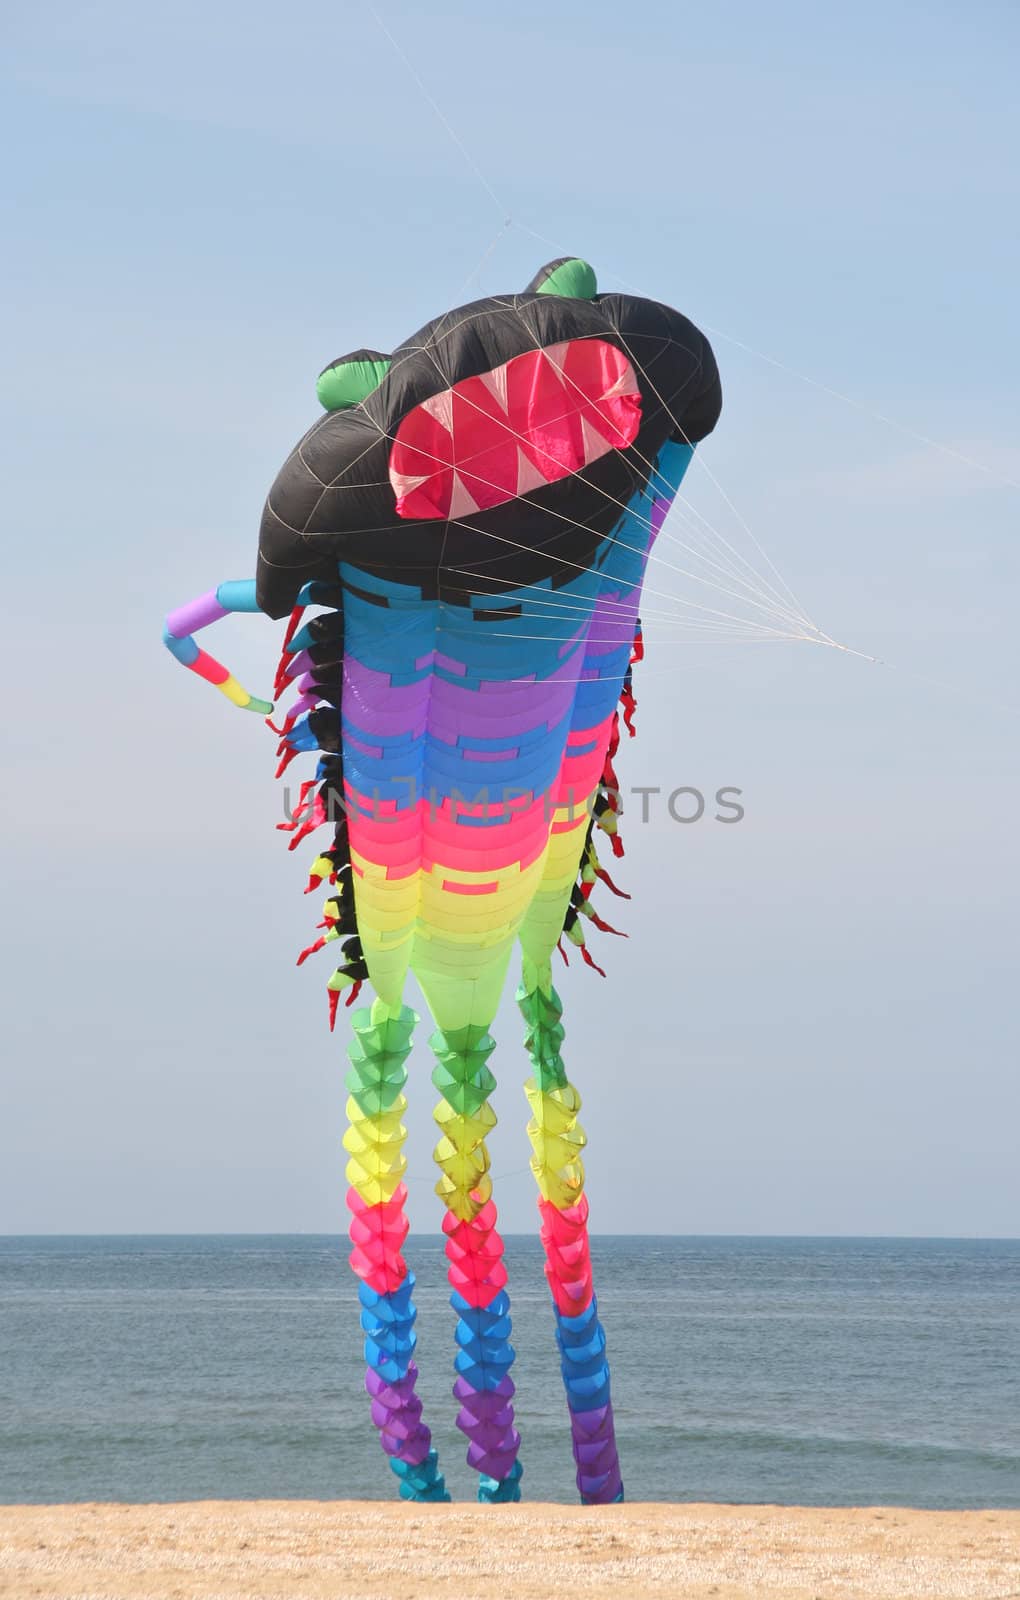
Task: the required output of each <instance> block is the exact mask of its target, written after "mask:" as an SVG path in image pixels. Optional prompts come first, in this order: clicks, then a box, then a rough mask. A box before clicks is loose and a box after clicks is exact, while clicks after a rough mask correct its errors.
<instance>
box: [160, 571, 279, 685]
mask: <svg viewBox="0 0 1020 1600" xmlns="http://www.w3.org/2000/svg"><path fill="white" fill-rule="evenodd" d="M259 609H260V608H259V604H258V601H257V600H256V599H255V579H254V578H239V579H237V580H235V581H234V582H231V583H221V584H218V585H217V587H216V588H215V589H210V590H209V592H208V594H203V595H199V597H198V599H197V600H191V601H189V602H188V604H187V605H186V606H178V608H177V610H176V611H171V613H170V615H169V616H168V617H167V619H166V622H165V624H164V626H163V643H164V644H165V645H166V647H167V649H168V650H169V651H170V654H171V655H172V656H174V657H176V659H177V660H178V661H179V662H180V663H181V665H182V666H185V667H187V668H189V670H190V671H191V672H197V673H198V676H199V677H200V678H204V679H205V680H206V682H207V683H212V684H215V686H216V688H217V689H218V690H219V691H220V693H221V694H225V695H226V697H227V699H228V700H230V701H231V702H232V703H233V704H234V705H235V706H240V707H241V709H242V710H243V711H257V712H259V714H260V715H261V716H264V717H268V716H269V715H270V713H271V712H272V709H273V705H272V701H270V700H259V699H257V698H256V697H255V695H252V694H249V693H248V691H247V689H244V688H242V687H241V685H240V684H239V683H238V681H237V679H236V678H235V677H234V675H233V673H231V672H228V670H227V668H226V667H224V666H222V665H221V663H220V662H219V661H216V660H215V659H214V658H213V657H212V656H210V655H207V654H206V652H205V651H204V650H201V649H200V648H199V646H198V645H197V644H196V643H195V640H194V638H193V635H194V634H195V633H197V632H198V630H199V628H208V627H209V625H210V624H211V623H213V622H219V621H220V619H221V618H222V617H226V616H229V614H230V613H231V612H232V611H259Z"/></svg>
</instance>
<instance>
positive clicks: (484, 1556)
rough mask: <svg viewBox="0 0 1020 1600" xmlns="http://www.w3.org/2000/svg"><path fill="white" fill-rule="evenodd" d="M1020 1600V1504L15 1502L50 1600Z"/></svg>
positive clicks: (27, 1556)
mask: <svg viewBox="0 0 1020 1600" xmlns="http://www.w3.org/2000/svg"><path fill="white" fill-rule="evenodd" d="M560 1594H564V1595H569V1596H570V1597H571V1600H574V1597H577V1600H589V1597H590V1600H602V1597H606V1600H666V1597H670V1600H672V1597H674V1596H677V1597H679V1596H683V1597H689V1600H708V1597H709V1596H711V1597H713V1600H745V1597H750V1596H756V1597H762V1600H851V1597H852V1600H865V1597H866V1600H915V1597H917V1600H920V1597H924V1600H929V1597H931V1600H972V1597H973V1600H1006V1597H1007V1596H1020V1511H908V1510H900V1509H898V1508H889V1507H885V1508H874V1509H861V1510H842V1509H840V1510H801V1509H799V1508H791V1507H782V1506H778V1507H777V1506H707V1505H682V1506H666V1505H622V1506H609V1507H606V1508H603V1509H601V1510H586V1509H584V1508H583V1507H580V1506H550V1505H530V1506H524V1505H521V1506H411V1505H401V1504H400V1503H399V1502H397V1503H395V1504H380V1503H377V1502H327V1503H319V1502H308V1501H207V1502H198V1503H191V1504H185V1505H149V1506H135V1505H80V1506H0V1595H3V1596H11V1597H15V1596H16V1597H18V1600H21V1597H22V1596H24V1597H28V1596H44V1597H46V1600H72V1597H73V1600H93V1597H97V1600H98V1597H102V1600H111V1597H116V1600H135V1597H139V1600H142V1597H144V1600H149V1597H153V1600H155V1597H159V1600H176V1597H188V1600H191V1597H198V1596H201V1597H202V1600H214V1597H215V1600H228V1597H229V1600H241V1597H243V1600H249V1597H251V1600H276V1597H280V1600H283V1597H287V1600H290V1597H291V1596H302V1597H305V1600H322V1597H326V1596H328V1597H329V1600H383V1597H385V1600H432V1597H436V1600H440V1597H441V1600H518V1597H519V1600H555V1597H556V1596H558V1595H560Z"/></svg>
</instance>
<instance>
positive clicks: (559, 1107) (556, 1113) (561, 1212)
mask: <svg viewBox="0 0 1020 1600" xmlns="http://www.w3.org/2000/svg"><path fill="white" fill-rule="evenodd" d="M517 1003H518V1005H519V1006H520V1009H521V1014H522V1015H523V1017H524V1020H525V1023H526V1024H527V1029H526V1032H525V1046H526V1048H527V1051H528V1054H529V1056H530V1057H531V1061H532V1064H533V1066H534V1069H535V1075H534V1077H533V1078H530V1079H529V1080H528V1082H527V1084H526V1085H525V1093H526V1095H527V1097H528V1104H529V1105H530V1107H531V1113H532V1115H531V1121H530V1122H529V1124H528V1137H529V1138H530V1140H531V1144H532V1148H533V1149H534V1152H535V1154H534V1156H533V1158H532V1162H531V1167H532V1171H533V1172H534V1174H535V1178H536V1180H537V1182H538V1187H539V1194H540V1199H539V1202H538V1209H539V1213H540V1215H541V1218H542V1243H543V1245H544V1247H545V1258H546V1266H545V1275H546V1278H547V1280H548V1283H549V1287H550V1289H551V1290H552V1296H553V1302H554V1307H555V1314H556V1342H557V1344H558V1346H559V1350H560V1367H561V1371H562V1374H563V1384H564V1388H565V1389H566V1394H567V1407H568V1410H569V1413H570V1431H571V1435H572V1438H573V1446H574V1460H575V1461H576V1463H577V1487H578V1490H579V1491H580V1495H581V1500H582V1501H583V1503H584V1504H585V1505H605V1504H607V1503H609V1502H611V1501H616V1500H622V1499H623V1481H622V1479H621V1477H620V1463H619V1458H618V1456H617V1452H616V1438H615V1433H614V1426H613V1408H612V1402H611V1399H610V1389H609V1363H608V1361H607V1360H606V1353H605V1352H606V1336H605V1333H604V1332H603V1330H602V1324H601V1322H600V1321H599V1315H598V1302H597V1300H596V1298H595V1292H594V1288H593V1285H592V1271H591V1255H590V1250H589V1243H588V1201H587V1198H586V1197H585V1193H584V1165H583V1163H582V1161H581V1151H582V1150H583V1148H584V1146H585V1143H586V1139H585V1134H584V1130H583V1129H582V1127H581V1125H580V1123H579V1121H578V1113H579V1111H580V1108H581V1097H580V1095H579V1094H578V1092H577V1090H576V1089H575V1088H574V1087H573V1085H572V1084H571V1083H570V1081H569V1079H568V1078H567V1073H566V1068H565V1067H564V1064H563V1058H562V1056H561V1055H560V1046H561V1044H562V1042H563V1024H562V1022H561V1021H560V1018H561V1016H562V1013H563V1007H562V1004H561V1002H560V998H559V996H558V995H557V993H556V990H555V989H554V988H553V986H552V982H551V979H550V977H549V969H548V966H546V967H545V968H544V969H543V970H541V971H539V969H537V968H536V967H534V965H533V964H532V963H530V962H526V963H525V975H524V982H523V983H522V985H521V987H520V988H519V989H518V991H517Z"/></svg>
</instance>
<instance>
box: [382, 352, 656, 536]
mask: <svg viewBox="0 0 1020 1600" xmlns="http://www.w3.org/2000/svg"><path fill="white" fill-rule="evenodd" d="M640 423H641V392H640V390H639V389H638V384H637V379H636V378H635V376H634V369H633V367H632V366H631V364H630V362H629V361H628V360H627V358H626V356H625V355H624V354H623V352H622V351H620V350H618V349H617V348H616V346H615V345H611V344H608V343H607V342H606V341H605V340H604V339H570V340H567V341H566V342H564V343H563V344H553V345H548V346H547V347H546V348H545V349H543V350H529V351H528V352H527V353H526V354H525V355H520V356H514V357H513V359H512V360H510V361H505V362H504V363H503V364H502V366H499V367H493V368H492V370H491V371H490V372H483V373H481V374H480V375H479V376H478V377H475V378H465V379H464V380H463V381H462V382H461V383H458V384H455V385H454V387H453V388H452V389H444V390H443V391H442V393H441V394H437V395H433V396H432V398H431V399H429V400H425V401H423V402H422V404H421V405H418V406H415V408H414V410H413V411H410V412H408V414H407V416H406V417H405V418H404V419H403V421H402V422H401V424H400V426H399V428H398V429H397V433H396V438H395V440H394V443H393V449H392V451H391V452H390V467H389V475H390V483H391V484H392V485H393V492H394V494H395V495H396V497H397V512H398V514H399V515H400V516H402V517H408V518H426V517H429V518H431V517H442V518H443V519H444V520H455V519H456V518H458V517H467V516H470V515H471V514H472V513H473V512H476V511H485V510H488V509H489V507H491V506H498V505H502V504H504V503H505V502H506V501H508V500H515V499H516V498H517V497H518V496H519V495H524V494H529V493H530V492H531V491H532V490H535V489H542V488H544V487H545V486H546V484H549V483H556V482H558V481H559V479H560V478H566V477H569V476H570V474H571V473H573V472H580V471H581V469H582V468H583V467H587V466H589V465H590V464H591V463H592V462H593V461H598V460H599V458H600V457H601V456H604V455H608V453H609V451H610V450H624V449H626V447H627V446H628V445H629V444H631V443H633V441H634V438H635V437H636V435H637V431H638V428H639V426H640Z"/></svg>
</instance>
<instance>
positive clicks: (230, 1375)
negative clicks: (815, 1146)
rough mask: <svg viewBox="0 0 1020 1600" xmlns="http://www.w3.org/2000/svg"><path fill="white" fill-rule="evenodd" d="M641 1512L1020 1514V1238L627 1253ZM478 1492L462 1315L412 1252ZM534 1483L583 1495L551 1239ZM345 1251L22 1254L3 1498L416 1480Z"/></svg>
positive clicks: (451, 1440)
mask: <svg viewBox="0 0 1020 1600" xmlns="http://www.w3.org/2000/svg"><path fill="white" fill-rule="evenodd" d="M593 1254H594V1257H595V1270H596V1284H597V1287H598V1291H599V1300H600V1306H601V1309H602V1312H603V1318H604V1321H605V1324H606V1328H607V1332H608V1336H609V1341H610V1354H611V1357H612V1363H613V1394H614V1407H615V1410H616V1416H617V1427H618V1438H619V1444H620V1453H621V1458H622V1461H623V1467H624V1479H625V1484H626V1490H627V1495H628V1498H630V1499H639V1500H719V1501H734V1502H740V1501H744V1502H747V1501H752V1502H753V1501H773V1502H786V1503H797V1504H805V1505H843V1504H910V1505H916V1506H957V1507H974V1506H1017V1505H1020V1241H999V1240H987V1241H980V1240H979V1241H969V1240H968V1241H961V1240H934V1239H932V1240H875V1239H764V1238H750V1239H726V1238H669V1239H667V1238H662V1239H656V1238H600V1239H597V1240H595V1241H594V1246H593ZM407 1255H408V1258H409V1260H410V1261H411V1262H412V1265H413V1266H414V1268H415V1270H416V1272H417V1275H418V1293H417V1295H416V1298H417V1301H418V1305H419V1321H418V1327H419V1333H420V1345H419V1359H420V1364H421V1367H422V1382H421V1392H422V1394H423V1397H424V1398H425V1400H426V1407H427V1409H426V1420H427V1421H428V1422H429V1425H430V1426H431V1428H432V1430H433V1438H434V1442H435V1443H436V1444H437V1445H438V1447H439V1451H440V1460H441V1463H442V1466H443V1469H444V1471H445V1473H446V1477H447V1483H448V1485H449V1487H450V1488H451V1490H452V1491H453V1493H454V1497H455V1498H467V1497H473V1493H474V1483H475V1478H474V1474H473V1473H472V1472H470V1470H469V1469H468V1467H467V1466H466V1464H465V1462H464V1441H463V1440H462V1438H461V1436H460V1434H459V1433H458V1432H457V1431H456V1429H455V1428H454V1427H453V1417H454V1410H455V1407H454V1402H453V1400H452V1398H451V1395H450V1386H451V1383H452V1378H453V1374H452V1359H453V1323H454V1316H453V1312H452V1311H451V1310H450V1308H449V1305H448V1304H447V1291H446V1285H445V1276H444V1274H445V1261H444V1258H443V1255H442V1251H441V1246H440V1242H439V1241H438V1240H436V1239H433V1238H425V1237H420V1238H412V1239H411V1240H410V1241H409V1245H408V1250H407ZM507 1259H508V1265H509V1270H510V1290H511V1297H512V1301H513V1318H514V1343H515V1346H516V1349H517V1353H518V1359H517V1363H516V1366H515V1368H514V1374H513V1375H514V1378H515V1380H516V1383H517V1389H518V1395H517V1413H518V1422H519V1426H520V1429H521V1433H522V1436H523V1445H522V1450H521V1460H522V1463H523V1465H524V1480H523V1489H524V1491H525V1494H526V1496H527V1497H528V1498H530V1499H549V1500H564V1501H572V1500H574V1499H575V1498H576V1495H575V1491H574V1485H573V1463H572V1460H571V1455H570V1443H569V1430H568V1426H567V1421H566V1415H565V1408H564V1401H563V1397H562V1390H561V1388H560V1383H559V1371H558V1365H557V1359H556V1351H555V1345H554V1341H553V1327H552V1321H553V1319H552V1313H551V1310H550V1304H549V1300H548V1296H547V1292H546V1288H545V1284H544V1281H543V1277H542V1258H541V1249H540V1246H539V1244H538V1241H537V1240H536V1239H527V1238H511V1239H510V1240H509V1241H508V1246H507ZM363 1373H364V1368H363V1363H362V1355H361V1336H360V1333H359V1329H358V1325H357V1306H356V1299H355V1289H354V1279H353V1276H352V1275H351V1274H350V1272H349V1270H348V1268H347V1266H346V1262H345V1259H344V1248H343V1246H342V1245H341V1243H340V1242H339V1241H338V1240H337V1239H334V1238H327V1237H319V1236H309V1235H301V1236H298V1237H285V1236H271V1237H264V1238H263V1237H253V1236H245V1237H222V1238H221V1237H205V1236H203V1237H181V1238H171V1237H137V1238H130V1237H125V1238H23V1239H17V1238H6V1239H0V1501H4V1502H11V1501H65V1500H171V1499H204V1498H208V1497H216V1498H221V1497H227V1498H248V1497H256V1496H272V1497H278V1498H290V1497H300V1498H305V1497H307V1498H332V1497H337V1496H339V1497H354V1498H377V1497H390V1496H392V1495H393V1494H394V1493H395V1487H396V1486H395V1482H394V1480H393V1479H392V1478H391V1475H390V1472H389V1469H388V1467H387V1465H386V1461H385V1458H384V1457H383V1455H382V1452H381V1451H380V1449H379V1446H378V1444H377V1442H376V1434H375V1430H374V1429H373V1428H372V1426H371V1424H370V1422H369V1418H368V1401H367V1397H366V1396H365V1394H364V1391H363V1387H362V1382H363Z"/></svg>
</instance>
